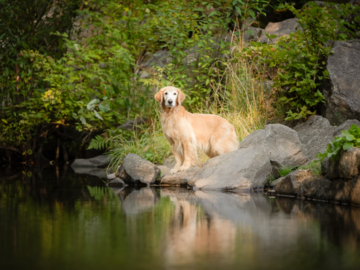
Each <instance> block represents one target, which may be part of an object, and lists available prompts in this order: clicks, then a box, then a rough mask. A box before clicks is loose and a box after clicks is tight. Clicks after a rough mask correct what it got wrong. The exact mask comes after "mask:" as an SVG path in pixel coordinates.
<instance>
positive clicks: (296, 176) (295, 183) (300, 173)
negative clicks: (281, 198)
mask: <svg viewBox="0 0 360 270" xmlns="http://www.w3.org/2000/svg"><path fill="white" fill-rule="evenodd" d="M306 178H314V174H313V173H312V171H310V170H296V171H294V172H292V173H290V174H288V175H287V176H284V177H282V178H280V179H281V180H279V181H280V182H279V183H278V184H277V186H276V189H275V193H276V194H281V195H290V196H296V195H297V193H298V189H299V186H300V184H301V182H302V181H304V180H305V179H306Z"/></svg>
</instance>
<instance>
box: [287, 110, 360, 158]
mask: <svg viewBox="0 0 360 270" xmlns="http://www.w3.org/2000/svg"><path fill="white" fill-rule="evenodd" d="M353 124H355V125H358V126H359V127H360V121H358V120H346V121H345V122H344V123H342V124H341V125H340V126H337V127H336V126H332V125H331V124H330V122H329V120H328V119H326V118H324V117H322V116H320V115H313V116H310V117H309V119H307V120H306V121H305V122H304V123H301V124H298V125H297V126H295V127H294V130H295V131H297V134H298V136H299V140H300V142H301V143H302V144H304V145H305V147H306V149H307V151H306V152H307V157H308V159H309V160H313V159H315V158H316V155H317V154H318V153H320V152H321V153H322V152H324V151H325V150H326V146H327V144H328V143H331V142H333V141H334V138H335V137H338V136H342V135H341V132H342V131H343V130H345V129H349V128H350V127H351V125H353Z"/></svg>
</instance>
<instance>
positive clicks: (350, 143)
mask: <svg viewBox="0 0 360 270" xmlns="http://www.w3.org/2000/svg"><path fill="white" fill-rule="evenodd" d="M351 147H354V143H352V142H346V143H344V145H343V150H344V151H346V150H348V149H349V148H351Z"/></svg>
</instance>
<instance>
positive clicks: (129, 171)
mask: <svg viewBox="0 0 360 270" xmlns="http://www.w3.org/2000/svg"><path fill="white" fill-rule="evenodd" d="M118 171H119V176H120V178H121V179H122V180H123V181H124V182H125V183H127V182H129V180H130V183H129V184H139V182H141V183H143V184H147V185H149V184H152V183H154V182H155V180H156V179H157V178H158V176H159V175H160V169H159V168H158V167H157V166H155V165H154V164H152V163H151V162H149V161H147V160H144V159H142V158H141V157H139V156H138V155H136V154H128V155H127V156H126V157H125V158H124V161H123V163H122V165H121V166H120V168H119V170H118ZM125 174H126V175H125ZM127 184H128V183H127Z"/></svg>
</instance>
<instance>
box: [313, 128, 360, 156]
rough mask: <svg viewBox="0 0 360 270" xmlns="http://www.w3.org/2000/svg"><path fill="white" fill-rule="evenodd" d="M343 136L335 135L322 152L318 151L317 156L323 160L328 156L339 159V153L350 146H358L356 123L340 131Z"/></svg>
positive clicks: (358, 134) (358, 131) (359, 135)
mask: <svg viewBox="0 0 360 270" xmlns="http://www.w3.org/2000/svg"><path fill="white" fill-rule="evenodd" d="M341 134H342V135H343V137H335V139H334V141H333V142H332V143H329V144H328V145H327V146H326V150H325V152H324V153H319V154H318V155H317V157H318V158H319V159H320V160H321V161H323V160H324V158H326V157H329V158H332V159H333V160H334V161H336V160H337V159H339V157H340V153H341V152H342V151H346V150H348V149H349V148H351V147H356V148H357V147H359V146H360V128H359V127H358V126H357V125H355V124H354V125H352V126H351V127H350V129H347V130H343V131H342V132H341Z"/></svg>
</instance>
